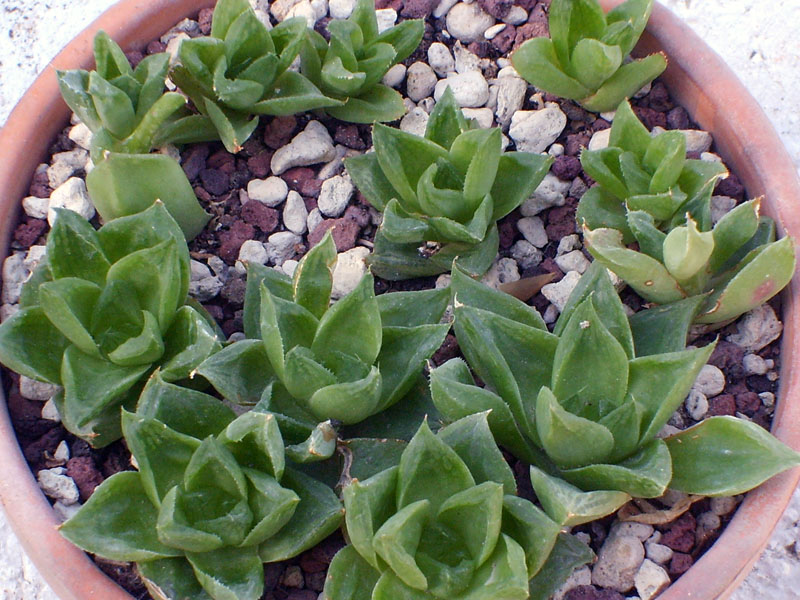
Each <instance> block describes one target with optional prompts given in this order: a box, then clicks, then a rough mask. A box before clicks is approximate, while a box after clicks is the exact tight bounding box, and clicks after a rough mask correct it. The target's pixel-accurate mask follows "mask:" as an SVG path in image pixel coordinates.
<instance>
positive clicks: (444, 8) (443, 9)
mask: <svg viewBox="0 0 800 600" xmlns="http://www.w3.org/2000/svg"><path fill="white" fill-rule="evenodd" d="M457 2H458V0H440V1H439V4H438V5H436V8H434V9H433V12H432V13H431V14H432V15H433V17H434V18H435V19H441V18H442V17H443V16H445V15H446V14H447V13H448V12H449V11H450V9H451V8H453V7H454V6H455V5H456V3H457Z"/></svg>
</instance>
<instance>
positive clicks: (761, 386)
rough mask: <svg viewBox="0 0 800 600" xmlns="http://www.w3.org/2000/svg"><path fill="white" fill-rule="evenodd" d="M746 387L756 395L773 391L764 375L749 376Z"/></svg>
mask: <svg viewBox="0 0 800 600" xmlns="http://www.w3.org/2000/svg"><path fill="white" fill-rule="evenodd" d="M747 387H749V388H750V389H751V390H753V391H754V392H756V393H759V394H760V393H761V392H771V391H773V389H772V388H773V384H772V382H771V381H770V380H769V379H767V378H766V377H765V376H764V375H751V376H750V377H748V378H747Z"/></svg>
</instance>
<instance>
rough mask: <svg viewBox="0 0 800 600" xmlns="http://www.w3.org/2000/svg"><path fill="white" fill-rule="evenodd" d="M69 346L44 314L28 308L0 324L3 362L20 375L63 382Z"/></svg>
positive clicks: (39, 309)
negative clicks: (65, 356)
mask: <svg viewBox="0 0 800 600" xmlns="http://www.w3.org/2000/svg"><path fill="white" fill-rule="evenodd" d="M69 346H70V343H69V341H68V340H67V339H66V338H65V337H64V336H63V335H61V332H60V331H58V329H56V328H55V327H54V326H53V324H52V323H51V322H50V320H49V319H48V318H47V317H46V316H45V313H44V311H43V310H42V309H41V308H40V307H38V306H35V307H32V308H25V309H23V310H21V311H19V312H18V313H16V314H14V315H12V316H11V317H9V318H8V319H6V320H5V321H3V323H2V325H0V362H2V363H3V364H4V365H5V366H6V367H8V368H9V369H13V370H14V371H16V372H17V373H20V374H22V375H25V376H27V377H31V378H33V379H38V380H40V381H47V382H50V383H61V361H62V356H63V354H64V351H65V350H66V349H67V347H69Z"/></svg>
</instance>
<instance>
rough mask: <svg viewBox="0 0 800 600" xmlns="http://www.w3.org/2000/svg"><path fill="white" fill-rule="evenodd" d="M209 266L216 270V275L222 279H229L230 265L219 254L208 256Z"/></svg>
mask: <svg viewBox="0 0 800 600" xmlns="http://www.w3.org/2000/svg"><path fill="white" fill-rule="evenodd" d="M208 268H209V269H211V270H212V271H213V272H214V275H216V276H217V277H219V278H220V280H221V281H223V282H225V281H228V278H229V276H228V265H226V264H225V261H224V260H222V259H221V258H220V257H219V256H210V257H209V258H208Z"/></svg>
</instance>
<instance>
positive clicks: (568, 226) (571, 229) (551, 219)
mask: <svg viewBox="0 0 800 600" xmlns="http://www.w3.org/2000/svg"><path fill="white" fill-rule="evenodd" d="M576 227H577V225H576V223H575V208H574V207H572V206H569V205H567V204H565V205H564V206H557V207H555V208H551V209H550V212H549V213H548V215H547V225H546V226H545V228H544V229H545V231H546V232H547V237H548V239H550V240H552V241H554V242H558V240H560V239H561V238H562V237H564V236H567V235H571V234H573V233H575V231H576Z"/></svg>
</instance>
